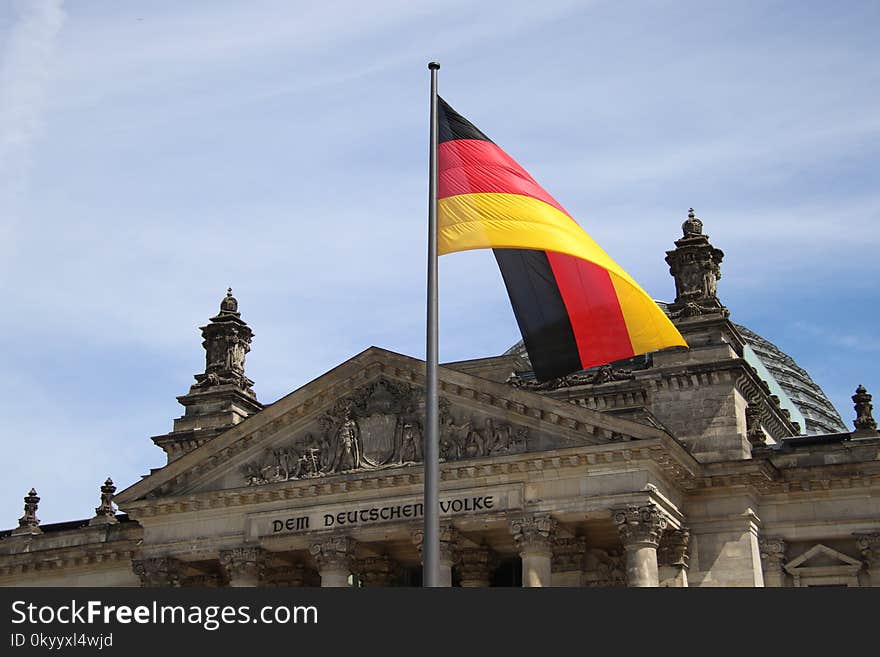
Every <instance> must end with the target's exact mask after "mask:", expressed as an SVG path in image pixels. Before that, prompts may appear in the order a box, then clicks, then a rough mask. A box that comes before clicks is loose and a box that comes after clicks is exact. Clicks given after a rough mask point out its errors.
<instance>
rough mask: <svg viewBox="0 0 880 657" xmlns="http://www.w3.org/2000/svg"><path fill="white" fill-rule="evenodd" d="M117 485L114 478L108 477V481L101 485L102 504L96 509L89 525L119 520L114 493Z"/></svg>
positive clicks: (106, 523) (113, 522)
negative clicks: (114, 508)
mask: <svg viewBox="0 0 880 657" xmlns="http://www.w3.org/2000/svg"><path fill="white" fill-rule="evenodd" d="M115 492H116V486H114V485H113V480H112V479H111V478H110V477H107V481H105V482H104V485H103V486H101V506H99V507H97V508H96V509H95V517H94V518H92V519H91V520H89V525H112V524H115V523H117V522H119V521H118V520H116V512H115V511H114V510H113V493H115Z"/></svg>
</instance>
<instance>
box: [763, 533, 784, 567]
mask: <svg viewBox="0 0 880 657" xmlns="http://www.w3.org/2000/svg"><path fill="white" fill-rule="evenodd" d="M758 547H759V549H760V551H761V567H762V568H763V570H764V572H765V573H772V572H782V567H783V565H784V564H785V541H784V540H783V539H781V538H775V537H772V536H761V537H760V538H759V539H758Z"/></svg>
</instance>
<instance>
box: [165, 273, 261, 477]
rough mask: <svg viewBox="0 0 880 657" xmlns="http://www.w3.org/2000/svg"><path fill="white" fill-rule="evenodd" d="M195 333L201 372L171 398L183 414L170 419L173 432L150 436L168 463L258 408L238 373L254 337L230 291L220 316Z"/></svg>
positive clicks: (248, 383) (246, 381) (248, 385)
mask: <svg viewBox="0 0 880 657" xmlns="http://www.w3.org/2000/svg"><path fill="white" fill-rule="evenodd" d="M200 330H201V332H202V338H203V341H202V346H203V347H204V348H205V371H204V372H203V373H201V374H196V375H195V380H196V382H195V383H194V384H193V385H192V386H191V387H190V389H189V393H187V394H186V395H183V396H181V397H178V398H177V401H179V402H180V403H181V404H183V406H185V407H186V412H185V413H184V415H183V417H180V418H177V419H176V420H174V430H173V431H172V432H171V433H169V434H165V435H163V436H155V437H154V438H153V442H154V443H156V444H157V445H158V446H159V447H161V448H162V449H164V450H165V453H166V454H167V455H168V461H169V462H170V461H173V460H175V459H177V458H179V457H180V456H183V455H184V454H186V453H187V452H188V451H190V450H192V449H195V448H196V447H198V446H199V445H201V444H203V443H204V442H206V441H208V440H210V439H211V438H214V437H215V436H218V435H219V434H221V433H223V432H224V431H226V430H227V429H229V428H231V427H232V426H234V425H235V424H238V423H239V422H241V421H242V420H243V419H245V418H246V417H248V416H250V415H253V414H254V413H256V412H258V411H260V410H261V409H262V408H263V406H262V404H260V402H258V401H257V397H256V395H255V394H254V390H253V388H252V386H253V385H254V382H253V381H251V380H250V379H249V378H247V376H246V375H245V372H244V361H245V357H246V356H247V353H248V352H249V351H250V349H251V340H252V339H253V337H254V333H253V331H251V328H250V327H249V326H248V325H247V324H246V323H245V321H244V320H243V319H242V318H241V313H240V312H238V300H237V299H236V298H235V297H234V296H232V288H228V289H227V290H226V296H225V297H223V299H222V300H221V301H220V312H219V313H217V315H215V316H214V317H212V318H211V319H210V321H209V322H208V324H207V325H205V326H202V327H201V328H200Z"/></svg>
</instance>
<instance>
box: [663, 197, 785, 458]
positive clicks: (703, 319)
mask: <svg viewBox="0 0 880 657" xmlns="http://www.w3.org/2000/svg"><path fill="white" fill-rule="evenodd" d="M681 229H682V237H681V238H679V239H678V240H676V241H675V248H674V249H672V250H671V251H667V252H666V262H667V264H668V265H669V273H670V274H672V277H673V278H674V279H675V301H674V302H673V303H671V304H669V305H668V306H667V313H668V315H669V317H670V318H671V319H672V321H673V323H674V324H675V327H676V328H677V329H678V330H679V331H680V332H681V334H682V336H684V339H685V340H686V341H687V343H688V349H685V350H672V349H667V350H663V351H660V352H657V353H655V354H653V356H652V360H653V368H652V369H653V372H654V373H655V374H661V375H662V376H664V377H669V381H670V385H669V386H668V387H666V386H661V387H660V388H659V389H658V390H657V391H656V392H654V393H653V394H652V396H651V399H652V406H651V412H652V413H653V414H654V415H655V417H657V418H658V419H659V420H660V421H661V422H663V424H664V426H666V427H668V428H669V429H670V430H671V431H673V432H674V433H675V435H676V437H678V438H679V439H680V440H681V441H682V442H683V443H684V444H685V445H686V447H687V448H688V450H689V451H690V452H691V453H692V454H693V455H694V456H695V457H696V458H697V460H699V461H702V462H712V461H726V460H739V459H744V458H749V457H750V456H751V454H752V450H753V449H762V448H763V447H764V446H765V445H766V444H772V443H773V442H776V441H778V440H780V439H784V438H788V437H791V436H794V435H797V434H798V433H799V428H798V427H797V426H796V425H795V424H794V423H793V422H792V420H791V418H790V414H787V413H786V411H784V410H783V409H782V408H781V407H780V403H779V398H778V397H776V396H775V392H774V391H771V390H770V389H769V387H768V385H767V383H765V382H764V381H763V380H762V378H761V374H760V373H759V372H758V371H757V370H755V366H754V365H753V364H752V363H756V362H757V357H754V354H753V353H751V352H750V347H749V346H748V345H747V344H746V340H745V338H744V337H743V336H742V335H741V334H740V332H739V331H738V330H737V328H736V326H734V324H733V323H732V322H731V321H730V312H729V311H728V309H727V308H726V307H725V306H724V305H723V304H722V303H721V301H720V300H719V299H718V280H719V279H720V278H721V261H722V259H723V258H724V253H723V252H722V251H721V249H717V248H715V247H714V246H712V244H711V243H710V242H709V236H708V235H706V234H705V233H704V232H703V222H702V221H701V220H700V219H699V218H698V217H697V216H696V214H695V213H694V210H693V208H691V209H690V211H689V212H688V215H687V219H685V221H684V223H683V224H682V226H681ZM673 381H674V383H673ZM682 386H684V388H685V389H686V392H682ZM780 392H781V391H780Z"/></svg>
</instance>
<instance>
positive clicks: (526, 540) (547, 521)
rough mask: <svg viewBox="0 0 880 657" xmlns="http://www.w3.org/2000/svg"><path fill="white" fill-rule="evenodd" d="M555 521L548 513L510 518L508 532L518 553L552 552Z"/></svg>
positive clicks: (549, 553) (548, 553)
mask: <svg viewBox="0 0 880 657" xmlns="http://www.w3.org/2000/svg"><path fill="white" fill-rule="evenodd" d="M555 532H556V521H555V520H554V519H553V518H551V517H550V514H549V513H534V514H523V515H519V516H514V517H512V518H511V519H510V533H511V534H513V541H514V543H516V548H517V550H518V551H519V553H520V554H531V553H541V554H547V555H548V556H550V555H551V554H552V552H553V542H554V539H555Z"/></svg>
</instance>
